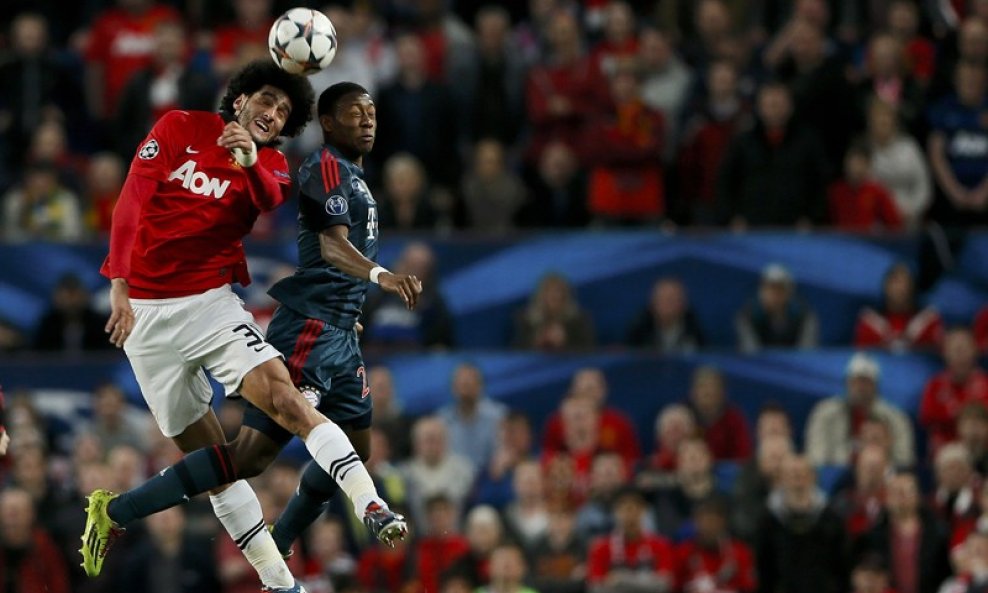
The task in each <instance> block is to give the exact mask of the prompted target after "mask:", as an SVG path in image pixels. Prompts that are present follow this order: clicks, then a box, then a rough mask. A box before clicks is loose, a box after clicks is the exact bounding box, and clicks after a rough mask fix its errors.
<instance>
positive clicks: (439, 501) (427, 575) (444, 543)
mask: <svg viewBox="0 0 988 593" xmlns="http://www.w3.org/2000/svg"><path fill="white" fill-rule="evenodd" d="M425 512H426V525H423V526H422V528H421V531H420V533H422V534H424V535H423V536H421V537H419V538H418V541H416V542H415V543H414V544H412V555H413V563H414V567H415V569H414V574H415V575H416V576H417V577H418V580H419V583H420V584H421V586H422V591H423V592H424V593H438V592H439V579H440V576H442V574H443V572H445V571H446V570H447V569H448V568H449V567H450V566H452V565H453V562H455V561H456V560H457V559H459V558H460V557H461V556H463V555H464V554H466V553H467V551H468V550H469V549H470V544H469V543H468V542H467V539H466V538H465V537H463V536H462V535H460V530H459V526H458V525H457V520H456V504H455V503H454V502H453V501H452V500H451V499H450V498H448V497H447V496H446V495H444V494H438V495H436V496H433V497H432V498H430V499H429V500H428V501H426V503H425Z"/></svg>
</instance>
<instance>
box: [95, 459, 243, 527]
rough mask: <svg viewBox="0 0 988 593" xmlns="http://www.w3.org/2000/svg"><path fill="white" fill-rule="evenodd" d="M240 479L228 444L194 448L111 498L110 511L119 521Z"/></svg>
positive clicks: (176, 503) (108, 512)
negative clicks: (177, 460)
mask: <svg viewBox="0 0 988 593" xmlns="http://www.w3.org/2000/svg"><path fill="white" fill-rule="evenodd" d="M235 481H237V472H236V470H235V469H234V467H233V460H232V459H231V458H230V452H229V451H228V449H227V446H226V445H213V446H212V447H206V448H204V449H199V450H198V451H193V452H192V453H189V454H188V455H186V456H185V457H184V458H183V459H182V461H179V462H178V463H176V464H175V465H173V466H171V467H167V468H165V470H164V471H162V472H161V473H160V474H158V475H156V476H154V477H153V478H151V479H150V480H148V481H147V482H144V483H143V484H141V485H140V486H138V487H137V488H134V489H133V490H130V491H128V492H124V493H123V494H121V495H120V496H118V497H117V498H114V499H113V500H112V501H110V504H109V505H108V506H107V508H106V512H107V514H108V515H109V516H110V518H111V519H113V521H114V522H115V523H116V524H117V525H127V524H128V523H130V522H131V521H136V520H137V519H143V518H144V517H147V516H148V515H153V514H154V513H157V512H158V511H163V510H165V509H167V508H171V507H173V506H176V505H179V504H182V503H183V502H185V501H187V500H189V499H190V498H192V497H193V496H195V495H197V494H202V493H203V492H206V491H207V490H212V489H213V488H216V487H218V486H222V485H223V484H229V483H231V482H235Z"/></svg>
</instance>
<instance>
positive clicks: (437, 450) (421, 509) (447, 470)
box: [400, 416, 476, 525]
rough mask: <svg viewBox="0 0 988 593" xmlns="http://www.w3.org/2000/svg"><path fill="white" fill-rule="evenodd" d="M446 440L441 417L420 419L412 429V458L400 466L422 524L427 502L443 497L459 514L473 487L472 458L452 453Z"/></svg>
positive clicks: (415, 517)
mask: <svg viewBox="0 0 988 593" xmlns="http://www.w3.org/2000/svg"><path fill="white" fill-rule="evenodd" d="M446 438H447V435H446V423H445V422H443V420H442V419H441V418H439V417H438V416H426V417H424V418H420V419H419V420H417V421H416V422H415V425H414V426H413V428H412V457H411V458H410V459H409V460H408V461H406V462H405V463H403V464H402V465H401V467H400V469H401V471H402V473H403V474H404V477H405V482H406V483H407V484H408V487H409V491H408V494H409V497H408V501H409V508H410V510H411V515H412V518H413V520H414V521H415V522H416V523H418V524H420V525H421V524H423V523H424V520H425V518H426V507H425V503H426V501H428V500H429V499H431V498H433V497H435V496H438V495H442V496H444V497H445V498H446V499H448V500H449V501H450V502H451V503H452V504H453V505H454V509H456V511H455V513H456V514H458V513H459V512H460V511H461V510H462V508H463V503H464V502H465V501H466V497H467V495H468V494H469V493H470V488H471V487H472V486H473V479H474V475H475V473H476V470H475V468H474V467H473V465H471V463H470V460H469V459H467V458H465V457H461V456H459V455H456V454H454V453H452V452H450V450H449V448H448V446H447V443H446ZM454 517H455V514H454Z"/></svg>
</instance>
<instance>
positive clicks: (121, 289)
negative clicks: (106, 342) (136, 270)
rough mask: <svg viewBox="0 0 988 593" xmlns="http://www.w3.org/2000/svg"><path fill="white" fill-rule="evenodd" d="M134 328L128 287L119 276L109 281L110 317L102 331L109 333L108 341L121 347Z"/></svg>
mask: <svg viewBox="0 0 988 593" xmlns="http://www.w3.org/2000/svg"><path fill="white" fill-rule="evenodd" d="M133 329H134V310H133V309H131V307H130V288H129V287H128V286H127V282H126V281H125V280H123V279H121V278H114V279H113V280H112V281H111V282H110V319H109V320H107V322H106V327H104V328H103V331H105V332H106V333H108V334H110V343H111V344H113V345H114V346H116V347H117V348H123V345H124V342H125V341H126V340H127V337H128V336H130V332H131V331H133Z"/></svg>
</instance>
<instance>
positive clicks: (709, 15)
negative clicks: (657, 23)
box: [662, 0, 745, 73]
mask: <svg viewBox="0 0 988 593" xmlns="http://www.w3.org/2000/svg"><path fill="white" fill-rule="evenodd" d="M691 4H692V6H691ZM728 4H730V6H728ZM662 9H672V11H674V12H677V13H682V14H681V15H680V18H679V19H678V20H679V22H678V23H677V22H676V20H675V19H670V21H671V22H669V24H670V25H672V27H673V29H672V33H673V34H674V35H675V34H676V33H677V32H679V33H680V34H682V33H685V34H686V35H685V37H683V38H681V40H680V41H681V42H680V43H677V45H678V46H679V47H680V48H681V50H680V52H681V53H682V54H683V57H684V58H685V59H686V62H687V63H688V64H689V65H690V66H691V67H693V68H694V69H695V70H697V71H699V72H701V73H707V72H708V71H709V68H710V65H711V64H712V63H713V62H715V61H716V60H717V59H719V58H720V57H721V55H722V52H723V47H724V44H725V43H728V42H729V41H730V38H731V35H732V33H733V31H734V27H735V24H737V17H741V16H743V15H742V13H743V11H744V9H745V7H744V5H743V3H739V2H736V1H731V2H724V0H699V2H693V3H680V2H670V3H668V4H663V5H662ZM691 12H692V14H690V13H691ZM676 29H679V30H680V31H676ZM690 29H692V31H690ZM690 33H692V34H690Z"/></svg>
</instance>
